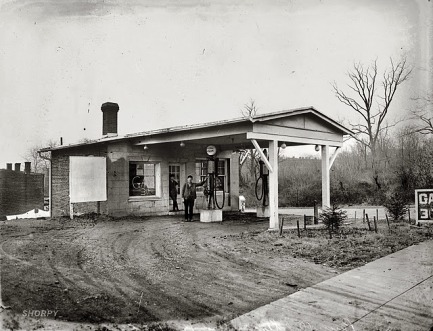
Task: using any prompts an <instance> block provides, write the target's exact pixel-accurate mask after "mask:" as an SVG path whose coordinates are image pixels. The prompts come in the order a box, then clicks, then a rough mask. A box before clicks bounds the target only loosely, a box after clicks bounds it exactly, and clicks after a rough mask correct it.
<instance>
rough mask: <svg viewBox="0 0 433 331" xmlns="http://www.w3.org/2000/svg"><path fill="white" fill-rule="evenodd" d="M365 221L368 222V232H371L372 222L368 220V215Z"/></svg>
mask: <svg viewBox="0 0 433 331" xmlns="http://www.w3.org/2000/svg"><path fill="white" fill-rule="evenodd" d="M365 219H366V220H367V224H368V231H371V225H370V220H369V219H368V214H365Z"/></svg>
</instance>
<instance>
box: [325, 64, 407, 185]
mask: <svg viewBox="0 0 433 331" xmlns="http://www.w3.org/2000/svg"><path fill="white" fill-rule="evenodd" d="M411 72H412V69H411V68H409V66H408V64H407V61H406V58H403V59H402V60H400V61H399V62H397V63H395V62H394V61H393V59H392V58H391V59H390V66H389V68H387V69H386V70H385V71H384V72H383V74H382V75H380V74H379V73H378V68H377V60H376V61H374V62H373V63H372V64H371V65H369V66H365V65H363V64H361V63H355V64H354V66H353V69H352V70H351V71H349V72H348V73H347V76H348V77H349V78H350V83H349V84H348V85H347V88H348V91H349V92H348V93H346V92H344V91H343V90H341V89H339V88H338V86H337V84H336V83H335V82H334V83H333V89H334V92H335V95H336V97H337V98H338V100H339V101H340V102H341V103H343V104H345V105H346V106H348V107H349V108H350V109H351V110H352V111H354V112H355V113H357V114H358V115H360V121H359V122H356V123H354V122H351V123H349V124H350V126H351V129H352V131H353V132H354V133H355V135H354V136H353V138H355V139H356V140H357V141H359V142H360V143H361V144H363V145H364V146H366V148H368V149H369V150H370V151H371V156H372V167H373V170H374V180H375V182H376V184H377V187H378V188H380V183H379V181H378V174H377V168H376V162H377V152H378V150H377V147H378V144H379V140H380V138H381V136H383V134H384V133H386V131H387V130H388V128H390V127H392V126H395V125H396V124H397V123H398V122H400V121H394V122H392V123H388V122H387V115H388V114H389V111H390V106H391V103H392V100H393V99H394V96H395V93H396V91H397V88H398V87H399V86H400V85H401V84H402V83H403V82H405V81H406V80H408V79H409V77H410V74H411ZM379 75H380V76H381V79H380V78H379V77H378V76H379Z"/></svg>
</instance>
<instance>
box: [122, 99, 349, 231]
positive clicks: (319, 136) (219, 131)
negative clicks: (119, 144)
mask: <svg viewBox="0 0 433 331" xmlns="http://www.w3.org/2000/svg"><path fill="white" fill-rule="evenodd" d="M351 134H352V132H351V131H350V130H348V129H347V128H345V127H343V126H342V125H340V124H339V123H337V122H335V121H334V120H332V119H331V118H329V117H327V116H326V115H324V114H322V113H321V112H319V111H317V110H316V109H314V108H313V107H308V108H299V109H293V110H286V111H280V112H275V113H268V114H264V115H257V116H255V117H254V118H239V119H234V120H227V121H219V122H212V123H206V124H199V125H189V126H180V127H173V128H169V129H161V130H154V131H147V132H141V133H136V134H130V135H126V136H125V137H124V138H123V139H125V138H127V139H131V140H133V143H134V144H135V145H152V144H160V143H168V142H176V141H178V142H184V143H185V144H209V145H215V146H217V148H218V149H219V150H230V149H232V150H234V151H237V150H242V149H252V148H254V149H256V150H257V152H258V153H259V154H260V156H261V159H262V160H263V161H264V163H265V164H266V166H267V168H268V169H269V212H270V221H269V228H270V229H277V228H278V222H279V221H278V147H280V146H281V145H282V144H283V143H284V144H285V145H286V146H298V145H317V146H320V149H321V157H322V205H323V207H327V206H330V177H329V172H330V168H331V166H332V164H333V162H334V160H335V157H336V156H337V153H338V151H339V149H340V147H341V146H342V145H343V137H344V136H345V135H351ZM116 139H120V138H116ZM263 148H268V155H269V159H268V158H267V157H266V156H265V154H264V153H263ZM331 148H333V149H334V150H333V152H332V154H331V150H330V149H331Z"/></svg>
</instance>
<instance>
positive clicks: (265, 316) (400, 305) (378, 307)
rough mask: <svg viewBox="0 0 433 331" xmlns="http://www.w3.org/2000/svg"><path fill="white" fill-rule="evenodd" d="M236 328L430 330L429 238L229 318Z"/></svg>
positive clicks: (432, 267) (432, 250)
mask: <svg viewBox="0 0 433 331" xmlns="http://www.w3.org/2000/svg"><path fill="white" fill-rule="evenodd" d="M232 325H233V326H234V327H235V328H236V329H238V330H274V331H277V330H303V331H307V330H308V331H313V330H316V331H322V330H329V331H330V330H389V331H391V330H393V331H397V330H401V331H406V330H427V331H428V330H433V241H432V240H430V241H426V242H423V243H421V244H418V245H414V246H411V247H408V248H406V249H403V250H401V251H398V252H396V253H393V254H391V255H388V256H386V257H383V258H381V259H378V260H376V261H373V262H371V263H368V264H366V265H365V266H363V267H360V268H356V269H353V270H351V271H348V272H345V273H343V274H341V275H338V276H336V277H333V278H331V279H328V280H326V281H324V282H321V283H318V284H316V285H314V286H312V287H309V288H306V289H303V290H300V291H299V292H296V293H294V294H292V295H289V296H287V297H285V298H282V299H280V300H277V301H274V302H272V303H270V304H268V305H265V306H263V307H260V308H258V309H255V310H253V311H251V312H249V313H247V314H244V315H241V316H239V317H237V318H235V319H234V320H232Z"/></svg>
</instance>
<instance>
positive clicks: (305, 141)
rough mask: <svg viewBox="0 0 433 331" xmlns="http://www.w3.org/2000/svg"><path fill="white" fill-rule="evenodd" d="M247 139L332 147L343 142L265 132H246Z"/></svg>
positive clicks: (339, 145)
mask: <svg viewBox="0 0 433 331" xmlns="http://www.w3.org/2000/svg"><path fill="white" fill-rule="evenodd" d="M247 139H256V140H276V141H284V142H290V143H296V144H300V145H329V146H333V147H341V146H343V142H339V141H330V140H323V139H314V138H300V137H293V136H285V135H277V134H266V133H258V132H247Z"/></svg>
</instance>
